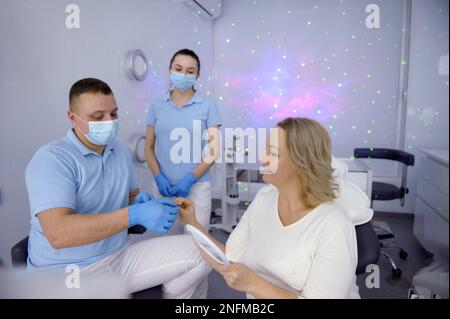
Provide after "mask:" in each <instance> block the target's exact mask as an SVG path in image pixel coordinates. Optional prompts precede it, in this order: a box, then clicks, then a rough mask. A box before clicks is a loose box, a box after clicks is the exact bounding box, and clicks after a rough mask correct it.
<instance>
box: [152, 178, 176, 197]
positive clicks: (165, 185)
mask: <svg viewBox="0 0 450 319" xmlns="http://www.w3.org/2000/svg"><path fill="white" fill-rule="evenodd" d="M155 182H156V185H158V190H159V192H160V193H161V195H163V196H164V197H170V196H172V195H170V192H169V191H170V188H171V186H170V182H169V180H168V179H167V177H166V176H165V175H164V174H163V173H162V172H159V173H158V174H157V175H156V176H155Z"/></svg>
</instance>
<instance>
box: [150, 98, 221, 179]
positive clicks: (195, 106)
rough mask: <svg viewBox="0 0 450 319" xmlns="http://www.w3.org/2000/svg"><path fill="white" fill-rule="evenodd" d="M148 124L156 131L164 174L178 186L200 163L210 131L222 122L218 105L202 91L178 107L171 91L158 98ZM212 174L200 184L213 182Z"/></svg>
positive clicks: (207, 175) (206, 174) (202, 177)
mask: <svg viewBox="0 0 450 319" xmlns="http://www.w3.org/2000/svg"><path fill="white" fill-rule="evenodd" d="M147 125H150V126H152V127H153V128H154V129H155V136H156V143H155V155H156V158H157V160H158V163H159V166H160V168H161V171H162V173H163V174H164V175H165V176H166V177H167V178H168V179H169V182H170V183H171V184H172V185H176V184H177V183H178V182H179V181H180V180H181V179H182V178H183V177H184V176H185V175H186V174H187V173H189V172H192V170H193V169H194V168H195V167H196V166H198V164H200V162H201V160H202V154H203V151H204V147H205V145H207V140H206V139H205V138H202V137H204V134H205V133H206V129H207V128H210V127H212V126H221V125H222V120H221V118H220V115H219V111H218V110H217V107H216V105H215V104H214V102H213V101H212V100H211V99H209V98H206V97H204V96H203V95H202V94H200V93H199V92H198V91H196V92H195V94H194V96H193V97H192V99H191V100H190V101H189V102H188V103H187V104H185V105H183V106H182V107H180V108H178V107H177V106H176V105H175V103H174V102H173V101H172V100H171V97H170V92H168V93H167V94H166V95H165V96H164V97H163V98H159V99H156V101H154V102H153V103H152V104H151V106H150V108H149V110H148V111H147ZM209 180H210V176H209V171H208V172H206V173H205V174H204V175H203V176H201V177H200V179H199V180H198V182H204V181H209Z"/></svg>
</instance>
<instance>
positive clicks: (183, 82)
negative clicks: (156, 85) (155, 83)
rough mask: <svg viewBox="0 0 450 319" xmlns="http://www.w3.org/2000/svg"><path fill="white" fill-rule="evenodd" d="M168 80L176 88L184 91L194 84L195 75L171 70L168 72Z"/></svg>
mask: <svg viewBox="0 0 450 319" xmlns="http://www.w3.org/2000/svg"><path fill="white" fill-rule="evenodd" d="M170 81H171V82H172V84H173V86H175V87H176V88H177V89H180V90H181V91H186V90H188V89H190V88H191V87H193V86H194V85H195V82H196V81H197V76H196V75H195V74H184V73H180V72H175V71H172V72H170Z"/></svg>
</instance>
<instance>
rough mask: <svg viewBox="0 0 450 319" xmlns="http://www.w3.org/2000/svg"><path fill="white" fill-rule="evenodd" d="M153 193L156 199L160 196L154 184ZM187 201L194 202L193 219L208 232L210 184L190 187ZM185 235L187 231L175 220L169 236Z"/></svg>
mask: <svg viewBox="0 0 450 319" xmlns="http://www.w3.org/2000/svg"><path fill="white" fill-rule="evenodd" d="M154 189H155V190H156V191H155V193H156V195H157V196H158V197H162V195H161V194H160V193H159V191H158V186H157V185H156V183H155V184H154ZM188 199H189V200H191V201H192V202H194V205H195V217H196V218H197V221H198V223H199V224H200V225H202V226H203V227H204V228H205V229H206V230H209V223H210V220H211V205H212V204H211V200H212V197H211V183H210V182H200V183H195V184H194V185H192V188H191V192H190V193H189V196H188ZM183 233H184V234H187V231H186V229H185V227H184V225H183V223H182V222H181V219H180V218H177V220H176V221H175V223H174V224H173V226H172V228H171V229H170V231H169V234H170V235H177V234H183Z"/></svg>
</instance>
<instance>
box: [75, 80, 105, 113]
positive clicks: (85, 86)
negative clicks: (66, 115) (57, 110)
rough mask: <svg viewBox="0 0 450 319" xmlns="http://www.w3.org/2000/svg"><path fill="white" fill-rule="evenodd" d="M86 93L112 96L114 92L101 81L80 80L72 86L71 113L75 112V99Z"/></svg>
mask: <svg viewBox="0 0 450 319" xmlns="http://www.w3.org/2000/svg"><path fill="white" fill-rule="evenodd" d="M84 93H92V94H96V93H101V94H103V95H112V94H113V91H112V90H111V88H110V87H109V85H108V84H107V83H105V82H103V81H102V80H99V79H95V78H85V79H81V80H78V81H77V82H75V83H74V84H73V85H72V87H71V88H70V91H69V107H70V110H71V111H73V105H74V101H75V99H76V98H77V97H79V96H80V95H81V94H84Z"/></svg>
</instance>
